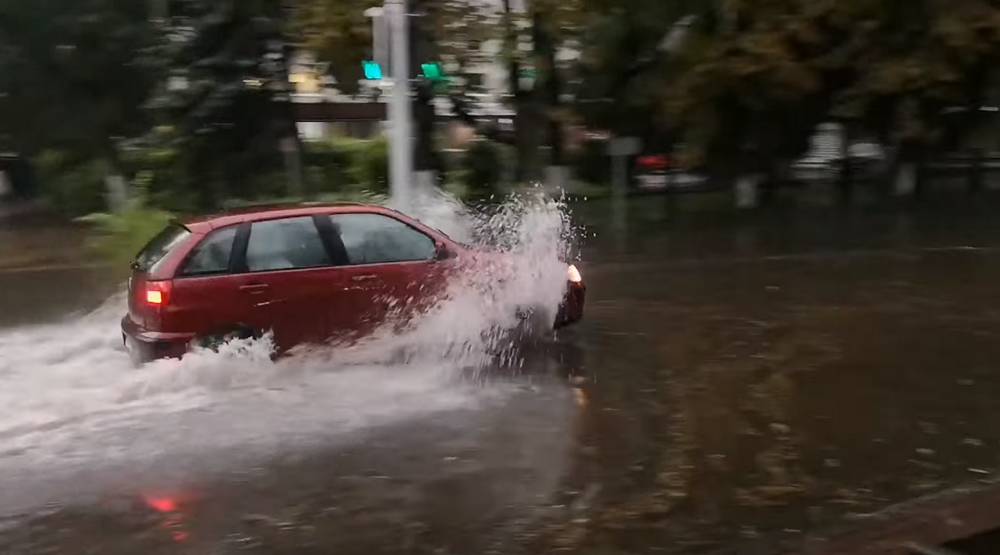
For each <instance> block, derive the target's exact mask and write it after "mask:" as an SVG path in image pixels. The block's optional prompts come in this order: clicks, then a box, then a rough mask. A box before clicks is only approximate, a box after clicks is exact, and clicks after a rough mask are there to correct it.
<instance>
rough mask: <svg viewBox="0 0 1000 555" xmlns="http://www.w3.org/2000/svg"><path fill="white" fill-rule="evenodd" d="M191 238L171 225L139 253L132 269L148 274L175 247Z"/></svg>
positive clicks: (181, 227) (183, 230)
mask: <svg viewBox="0 0 1000 555" xmlns="http://www.w3.org/2000/svg"><path fill="white" fill-rule="evenodd" d="M190 236H191V232H190V231H188V230H187V229H185V228H184V226H180V225H177V224H171V225H169V226H167V227H166V228H165V229H164V230H163V231H161V232H160V233H159V234H158V235H157V236H156V237H153V240H152V241H150V242H149V243H147V244H146V246H145V247H144V248H143V249H142V250H141V251H139V255H138V256H136V257H135V263H134V264H133V265H132V267H133V268H134V269H136V270H139V271H141V272H150V271H152V270H153V267H154V266H156V264H157V263H159V262H160V261H161V260H163V258H164V257H165V256H167V254H168V253H169V252H170V251H171V250H173V249H174V247H176V246H177V245H179V244H181V243H183V242H184V240H185V239H187V238H188V237H190Z"/></svg>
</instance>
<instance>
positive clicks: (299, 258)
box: [241, 216, 347, 352]
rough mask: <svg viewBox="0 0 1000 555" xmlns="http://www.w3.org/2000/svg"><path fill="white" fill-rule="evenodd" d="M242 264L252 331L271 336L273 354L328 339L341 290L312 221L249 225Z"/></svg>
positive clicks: (340, 303)
mask: <svg viewBox="0 0 1000 555" xmlns="http://www.w3.org/2000/svg"><path fill="white" fill-rule="evenodd" d="M243 258H244V261H243V264H244V270H245V272H246V274H245V275H246V280H245V283H243V284H242V285H241V291H242V293H243V294H244V296H245V300H246V303H247V305H248V306H249V308H250V310H251V313H252V315H253V317H252V321H253V325H254V327H255V329H258V330H271V331H273V333H274V340H275V344H276V346H277V348H278V350H279V352H281V351H287V350H288V349H291V348H292V347H295V346H297V345H300V344H303V343H322V342H325V341H326V340H327V339H328V338H329V337H330V331H331V327H330V325H331V322H332V321H333V319H334V315H335V314H337V313H339V312H341V311H343V310H345V309H347V307H346V306H345V304H344V303H345V300H346V297H345V295H344V290H345V289H346V288H347V287H346V285H345V283H344V280H343V278H344V276H343V275H342V274H341V272H340V270H339V269H338V268H337V267H335V265H334V259H333V257H332V256H331V254H330V252H329V250H328V247H327V245H326V244H325V243H324V241H323V238H322V237H321V236H320V233H319V230H318V228H317V227H316V223H315V221H314V218H313V217H311V216H305V217H294V218H285V219H277V220H268V221H261V222H255V223H253V224H252V226H251V228H250V236H249V238H248V239H247V243H246V250H245V254H244V257H243Z"/></svg>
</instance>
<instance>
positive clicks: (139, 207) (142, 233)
mask: <svg viewBox="0 0 1000 555" xmlns="http://www.w3.org/2000/svg"><path fill="white" fill-rule="evenodd" d="M172 219H173V215H172V214H170V213H169V212H164V211H162V210H156V209H152V208H148V207H146V206H145V205H144V204H143V203H142V202H141V201H133V202H131V203H130V205H129V206H128V208H127V209H126V210H124V211H123V212H121V213H119V214H105V213H94V214H90V215H88V216H84V217H82V218H78V219H77V221H80V222H83V223H86V224H89V225H91V226H93V228H94V231H95V234H94V236H93V237H92V238H91V239H90V240H89V241H88V246H89V247H90V248H91V249H93V250H94V252H95V253H96V254H97V255H98V256H100V257H101V258H103V259H104V260H105V261H106V262H107V263H108V264H110V265H112V267H114V268H116V269H118V270H121V271H123V272H124V271H126V270H127V269H128V265H129V263H130V262H131V261H132V259H133V258H134V257H135V255H136V254H138V253H139V251H140V250H141V249H142V248H143V247H144V246H146V243H148V242H149V240H150V239H152V238H153V237H155V236H156V234H157V233H159V232H160V231H161V230H163V228H164V227H166V226H167V224H169V223H170V221H171V220H172Z"/></svg>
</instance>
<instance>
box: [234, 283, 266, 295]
mask: <svg viewBox="0 0 1000 555" xmlns="http://www.w3.org/2000/svg"><path fill="white" fill-rule="evenodd" d="M270 287H271V286H270V285H268V284H266V283H251V284H250V285H243V286H240V291H245V292H247V293H259V292H261V291H265V290H267V289H268V288H270Z"/></svg>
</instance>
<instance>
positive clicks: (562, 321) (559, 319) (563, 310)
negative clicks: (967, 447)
mask: <svg viewBox="0 0 1000 555" xmlns="http://www.w3.org/2000/svg"><path fill="white" fill-rule="evenodd" d="M586 300H587V286H586V285H584V284H582V283H573V282H570V283H569V285H568V287H567V289H566V296H565V297H563V302H562V304H561V305H560V306H559V312H558V313H557V314H556V323H555V328H556V329H559V328H564V327H566V326H568V325H570V324H574V323H576V322H579V321H580V320H581V319H583V307H584V304H586Z"/></svg>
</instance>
